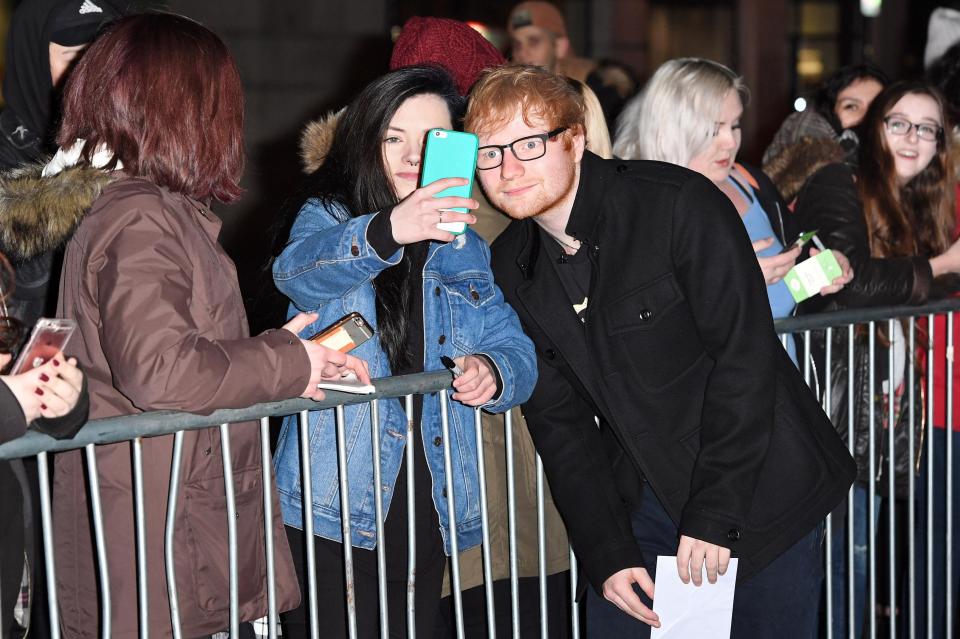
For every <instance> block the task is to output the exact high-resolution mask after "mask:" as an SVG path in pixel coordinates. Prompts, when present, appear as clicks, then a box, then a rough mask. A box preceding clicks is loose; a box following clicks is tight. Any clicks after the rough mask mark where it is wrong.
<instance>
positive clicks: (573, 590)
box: [570, 546, 580, 639]
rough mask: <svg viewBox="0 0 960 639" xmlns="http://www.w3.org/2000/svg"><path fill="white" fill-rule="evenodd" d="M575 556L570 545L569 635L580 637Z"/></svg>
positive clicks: (577, 638) (573, 637) (573, 638)
mask: <svg viewBox="0 0 960 639" xmlns="http://www.w3.org/2000/svg"><path fill="white" fill-rule="evenodd" d="M578 576H579V575H578V574H577V556H576V554H574V552H573V546H571V547H570V637H571V639H580V607H579V604H577V577H578Z"/></svg>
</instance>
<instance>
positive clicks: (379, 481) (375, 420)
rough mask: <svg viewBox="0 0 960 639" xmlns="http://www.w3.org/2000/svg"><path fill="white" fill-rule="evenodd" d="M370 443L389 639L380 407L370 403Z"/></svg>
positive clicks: (380, 589)
mask: <svg viewBox="0 0 960 639" xmlns="http://www.w3.org/2000/svg"><path fill="white" fill-rule="evenodd" d="M370 443H371V447H372V449H373V485H374V486H375V490H374V491H373V506H374V512H375V513H376V516H377V522H376V526H377V593H378V594H379V599H380V637H381V639H389V637H390V619H389V615H388V614H387V613H388V610H387V546H386V539H387V538H386V533H385V531H384V527H383V474H382V472H381V468H380V405H379V404H378V403H377V400H373V401H372V402H370Z"/></svg>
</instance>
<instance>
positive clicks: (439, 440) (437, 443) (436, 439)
mask: <svg viewBox="0 0 960 639" xmlns="http://www.w3.org/2000/svg"><path fill="white" fill-rule="evenodd" d="M441 444H443V439H442V438H441V437H434V438H433V445H434V446H440V445H441Z"/></svg>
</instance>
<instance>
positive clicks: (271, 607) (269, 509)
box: [260, 417, 277, 639]
mask: <svg viewBox="0 0 960 639" xmlns="http://www.w3.org/2000/svg"><path fill="white" fill-rule="evenodd" d="M271 468H272V465H271V460H270V418H269V417H263V418H261V419H260V474H261V476H262V478H261V481H262V482H263V539H264V552H266V559H267V634H268V637H269V639H277V567H276V555H275V554H274V545H273V473H272V472H271Z"/></svg>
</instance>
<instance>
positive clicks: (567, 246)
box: [547, 232, 580, 253]
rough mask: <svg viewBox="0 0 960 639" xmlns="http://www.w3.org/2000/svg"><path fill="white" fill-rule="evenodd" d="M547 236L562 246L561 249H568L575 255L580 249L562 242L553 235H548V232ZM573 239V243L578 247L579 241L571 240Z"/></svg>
mask: <svg viewBox="0 0 960 639" xmlns="http://www.w3.org/2000/svg"><path fill="white" fill-rule="evenodd" d="M547 235H549V236H550V237H552V238H553V239H554V240H555V241H556V242H557V244H559V245H560V246H562V247H564V248H568V249H570V250H571V251H573V252H574V253H576V252H577V251H579V250H580V247H579V246H573V245H572V244H567V243H566V242H564V241H563V240H561V239H560V238H559V237H557V236H556V235H554V234H553V233H549V232H548V233H547ZM573 239H574V241H575V242H576V243H577V244H578V245H579V244H580V240H578V239H576V238H573Z"/></svg>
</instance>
